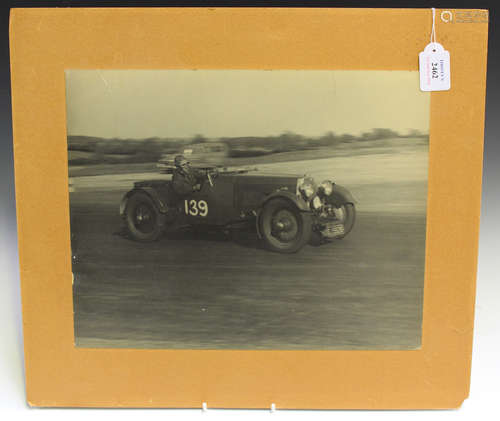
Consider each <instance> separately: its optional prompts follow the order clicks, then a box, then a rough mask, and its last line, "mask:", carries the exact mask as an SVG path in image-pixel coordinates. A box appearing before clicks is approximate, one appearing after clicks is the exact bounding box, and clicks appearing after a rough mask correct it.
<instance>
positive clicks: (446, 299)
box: [10, 8, 488, 409]
mask: <svg viewBox="0 0 500 421" xmlns="http://www.w3.org/2000/svg"><path fill="white" fill-rule="evenodd" d="M451 14H452V16H454V17H458V16H460V15H461V16H462V17H463V16H472V18H470V19H461V20H460V19H454V20H452V21H449V22H444V21H443V20H442V19H440V16H441V10H437V11H436V17H437V21H436V25H437V27H436V29H437V40H438V42H440V43H441V44H443V46H444V47H445V48H446V49H447V50H448V51H449V52H450V55H451V90H450V91H446V92H434V93H432V94H431V117H430V119H431V120H430V157H429V158H430V159H429V185H428V213H427V240H426V269H425V289H424V314H423V345H422V348H421V349H419V350H416V351H227V350H224V351H222V350H221V351H205V350H203V351H191V350H139V349H83V348H76V347H75V346H74V345H73V343H74V338H73V307H72V275H71V251H70V229H69V211H68V209H69V208H68V206H69V203H68V199H69V198H68V168H67V166H68V161H67V143H66V126H65V124H66V116H65V83H64V70H65V69H69V68H71V69H342V70H371V69H373V70H418V69H417V65H418V53H419V52H420V51H422V50H423V48H424V47H425V46H426V45H427V43H428V42H429V37H430V31H431V22H432V19H431V16H432V14H431V10H429V9H418V10H417V9H414V10H411V9H260V8H256V9H238V8H234V9H208V8H206V9H189V8H188V9H184V8H183V9H180V8H179V9H177V8H171V9H163V8H144V9H133V8H130V9H127V8H120V9H108V8H100V9H69V8H64V9H13V10H12V11H11V23H10V46H11V70H12V102H13V128H14V149H15V176H16V196H17V216H18V234H19V255H20V267H21V282H22V301H23V327H24V343H25V360H26V390H27V399H28V402H29V403H30V404H31V405H35V406H93V407H98V406H99V407H108V406H120V407H179V408H182V407H198V408H199V407H201V404H202V402H207V404H208V407H211V408H269V406H270V405H271V403H272V402H274V403H275V404H276V407H277V408H365V409H375V408H377V409H383V408H393V409H396V408H452V407H457V406H459V405H460V404H461V403H462V401H463V400H464V399H465V398H466V397H467V395H468V390H469V377H470V362H471V349H472V330H473V317H474V313H473V306H474V293H475V274H476V261H477V245H478V229H479V212H480V194H481V189H480V187H481V170H482V152H483V124H484V100H485V80H486V48H487V25H488V24H487V18H488V14H487V12H486V11H484V10H483V11H479V10H476V11H454V10H452V11H451Z"/></svg>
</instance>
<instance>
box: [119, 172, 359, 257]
mask: <svg viewBox="0 0 500 421" xmlns="http://www.w3.org/2000/svg"><path fill="white" fill-rule="evenodd" d="M172 170H173V169H172V168H169V167H168V166H167V168H165V169H164V170H163V171H162V172H164V173H167V174H168V173H172ZM202 170H203V171H205V174H206V179H205V181H204V182H203V183H202V184H201V188H200V190H199V191H196V192H193V193H191V194H189V195H187V196H183V197H179V196H178V195H177V194H176V193H175V192H174V190H173V188H172V182H171V180H168V179H165V180H149V181H140V182H136V183H134V188H133V189H132V190H130V191H129V192H128V193H126V194H125V196H124V197H123V199H122V202H121V205H120V215H121V217H122V218H123V220H124V223H125V226H126V229H127V231H128V235H129V236H130V237H131V238H133V239H134V240H137V241H143V242H148V241H154V240H156V239H158V238H159V237H160V235H162V234H163V233H164V232H169V231H172V230H176V229H179V228H181V227H185V226H200V225H203V226H207V227H209V226H212V227H221V228H224V229H231V228H232V227H235V226H241V224H242V223H253V224H255V226H256V229H257V234H258V236H259V237H260V238H261V239H262V240H263V241H264V243H265V245H266V246H267V248H268V249H270V250H272V251H276V252H281V253H294V252H297V251H298V250H300V249H301V248H302V247H303V246H304V245H305V244H307V243H308V242H309V241H310V240H311V238H312V236H316V237H319V238H320V239H321V240H326V239H335V238H336V239H340V238H344V237H345V236H346V235H347V234H348V233H349V232H350V231H351V229H352V228H353V225H354V221H355V214H356V211H355V204H354V199H353V197H352V195H351V194H350V193H349V191H348V190H347V189H346V188H344V187H342V186H339V185H337V184H335V183H333V182H332V181H329V180H325V181H323V182H321V183H320V184H317V183H316V182H315V181H314V180H313V179H312V178H311V177H307V176H300V175H297V176H292V175H279V174H265V173H262V172H260V171H259V170H257V169H253V170H252V169H242V168H236V169H230V168H224V169H220V168H219V169H218V168H217V167H206V168H203V169H202Z"/></svg>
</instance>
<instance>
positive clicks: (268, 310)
mask: <svg viewBox="0 0 500 421" xmlns="http://www.w3.org/2000/svg"><path fill="white" fill-rule="evenodd" d="M285 165H286V167H285ZM374 166H375V167H376V168H374ZM426 166H427V159H426V153H425V154H424V151H413V155H412V153H410V152H404V153H398V154H395V155H391V156H388V154H380V155H377V156H375V157H374V156H373V155H372V156H370V157H363V156H359V157H354V158H353V157H351V158H349V157H339V158H332V159H324V160H315V161H314V162H312V163H311V161H297V162H293V163H287V164H284V163H280V164H268V165H265V168H264V170H265V171H267V172H270V173H271V172H272V171H277V172H283V170H284V169H286V170H287V172H292V171H296V172H299V173H300V172H308V173H309V174H311V175H313V176H314V177H315V178H317V179H319V180H322V179H323V178H327V176H329V177H330V178H333V179H334V181H338V182H339V184H343V185H345V187H347V188H349V189H350V190H351V191H352V192H353V194H354V195H355V197H356V198H357V199H358V200H359V203H358V205H357V209H358V219H357V221H356V224H355V227H354V229H353V231H352V232H351V234H349V235H348V236H347V237H346V238H345V239H343V240H337V241H333V242H331V243H328V244H325V245H321V246H312V245H308V246H306V247H305V248H304V249H302V250H301V251H299V252H298V253H297V254H293V255H283V254H278V253H271V252H269V251H267V250H265V249H263V248H262V247H261V244H260V242H259V241H258V238H257V236H256V234H255V231H254V230H253V229H249V230H247V231H241V232H238V233H237V234H235V235H234V236H233V237H230V236H227V235H226V234H225V233H224V232H221V231H211V232H210V231H209V232H193V231H190V230H184V231H181V232H178V233H175V234H173V235H169V236H165V237H163V238H161V239H160V240H159V241H157V242H154V243H145V244H144V243H137V242H134V241H132V240H129V239H127V238H124V237H123V236H121V235H118V234H117V233H118V232H119V231H120V228H121V221H120V218H119V216H118V206H119V203H120V199H121V196H122V195H123V194H124V193H125V192H126V191H127V190H128V189H130V188H131V186H132V181H135V180H138V179H141V178H151V174H128V175H127V174H125V175H124V174H121V175H117V176H113V175H102V176H95V177H94V178H92V177H74V178H72V179H71V185H72V192H71V193H70V204H71V229H72V250H73V255H74V262H73V269H74V275H75V281H74V306H75V338H76V344H77V345H78V346H83V347H127V348H177V349H178V348H184V349H415V348H418V347H419V346H420V336H421V334H420V333H421V319H422V296H423V279H424V253H425V198H426V168H427V167H426ZM311 168H312V169H313V170H312V171H311ZM353 168H356V171H353ZM304 169H309V171H303V170H304ZM403 169H404V171H403ZM370 172H372V173H373V174H375V175H376V176H373V177H371V176H370ZM332 174H334V175H335V176H334V177H332ZM395 174H399V176H398V177H396V176H395ZM158 177H162V176H158Z"/></svg>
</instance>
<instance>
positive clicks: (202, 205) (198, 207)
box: [184, 199, 208, 216]
mask: <svg viewBox="0 0 500 421" xmlns="http://www.w3.org/2000/svg"><path fill="white" fill-rule="evenodd" d="M184 212H186V215H192V216H207V215H208V204H207V202H205V201H204V200H194V199H191V200H187V199H186V200H184Z"/></svg>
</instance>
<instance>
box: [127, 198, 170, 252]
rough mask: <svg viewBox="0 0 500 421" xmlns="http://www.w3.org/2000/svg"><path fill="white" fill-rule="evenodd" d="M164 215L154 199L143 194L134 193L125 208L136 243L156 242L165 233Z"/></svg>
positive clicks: (129, 230) (129, 229)
mask: <svg viewBox="0 0 500 421" xmlns="http://www.w3.org/2000/svg"><path fill="white" fill-rule="evenodd" d="M162 218H163V215H161V214H160V212H159V211H158V208H157V207H156V205H155V203H154V202H153V199H151V197H150V196H149V195H148V194H146V193H143V192H137V193H134V194H133V195H132V196H130V198H129V199H128V202H127V206H126V208H125V222H126V225H127V230H128V232H129V234H130V236H131V237H132V238H133V239H134V240H136V241H142V242H150V241H155V240H157V239H158V237H160V235H161V234H162V233H163V230H164V225H163V224H162Z"/></svg>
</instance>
